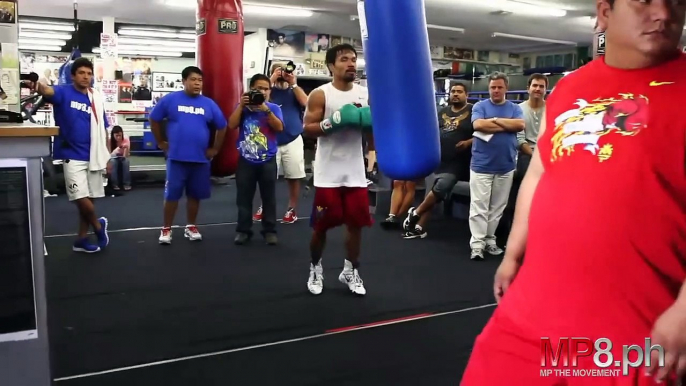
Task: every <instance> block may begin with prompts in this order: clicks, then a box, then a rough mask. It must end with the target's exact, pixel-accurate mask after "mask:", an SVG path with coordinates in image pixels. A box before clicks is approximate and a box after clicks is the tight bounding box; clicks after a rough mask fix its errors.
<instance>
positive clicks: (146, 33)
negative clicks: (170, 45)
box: [117, 28, 196, 40]
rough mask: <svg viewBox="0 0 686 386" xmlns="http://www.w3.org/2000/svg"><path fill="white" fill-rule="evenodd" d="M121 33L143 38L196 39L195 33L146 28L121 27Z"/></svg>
mask: <svg viewBox="0 0 686 386" xmlns="http://www.w3.org/2000/svg"><path fill="white" fill-rule="evenodd" d="M117 33H118V34H119V35H123V36H138V37H143V38H167V39H180V40H195V38H196V36H195V34H190V33H181V32H162V31H154V30H144V29H128V28H120V29H119V31H117Z"/></svg>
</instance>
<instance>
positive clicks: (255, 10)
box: [163, 0, 314, 17]
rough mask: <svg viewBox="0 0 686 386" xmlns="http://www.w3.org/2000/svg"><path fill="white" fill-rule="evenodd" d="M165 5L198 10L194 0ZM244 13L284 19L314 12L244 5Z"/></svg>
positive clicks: (170, 0) (169, 0)
mask: <svg viewBox="0 0 686 386" xmlns="http://www.w3.org/2000/svg"><path fill="white" fill-rule="evenodd" d="M163 3H164V4H165V5H167V6H170V7H178V8H185V9H196V8H197V3H196V2H195V1H192V0H164V1H163ZM243 13H244V14H246V15H253V16H284V17H311V16H312V15H314V12H313V11H311V10H309V9H304V8H299V7H284V6H279V5H269V4H256V3H243Z"/></svg>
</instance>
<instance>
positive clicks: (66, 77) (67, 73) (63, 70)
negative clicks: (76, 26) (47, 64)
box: [57, 49, 81, 84]
mask: <svg viewBox="0 0 686 386" xmlns="http://www.w3.org/2000/svg"><path fill="white" fill-rule="evenodd" d="M80 57H81V51H79V50H78V49H75V50H73V51H72V52H71V54H70V55H69V58H68V59H67V62H66V63H64V64H63V65H62V67H60V71H59V74H60V78H59V80H58V82H57V84H71V83H72V80H71V65H72V64H73V63H74V60H76V59H78V58H80Z"/></svg>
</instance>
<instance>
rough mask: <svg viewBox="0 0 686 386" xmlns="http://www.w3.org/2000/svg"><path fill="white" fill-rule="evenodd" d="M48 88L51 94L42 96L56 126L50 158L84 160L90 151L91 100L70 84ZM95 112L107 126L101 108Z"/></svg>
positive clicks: (106, 125) (88, 156) (87, 157)
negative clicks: (52, 114)
mask: <svg viewBox="0 0 686 386" xmlns="http://www.w3.org/2000/svg"><path fill="white" fill-rule="evenodd" d="M52 89H53V90H54V91H55V94H54V95H53V96H51V97H49V98H45V99H46V100H47V101H48V102H49V103H51V104H52V109H53V113H54V115H55V125H57V126H58V127H59V128H60V131H59V134H58V135H57V136H56V137H55V141H54V143H53V155H52V157H53V158H54V159H58V160H74V161H86V162H87V161H89V160H90V154H91V113H92V111H93V108H92V106H91V100H90V98H89V97H88V94H87V93H86V94H84V93H83V92H81V91H79V90H77V89H76V88H75V87H74V85H71V84H68V85H67V84H65V85H58V86H52ZM96 110H97V109H96ZM103 110H104V109H103ZM96 114H98V116H99V119H102V120H103V122H105V128H107V127H109V123H108V122H107V117H106V116H105V111H96Z"/></svg>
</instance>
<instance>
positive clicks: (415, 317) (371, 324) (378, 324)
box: [326, 313, 433, 334]
mask: <svg viewBox="0 0 686 386" xmlns="http://www.w3.org/2000/svg"><path fill="white" fill-rule="evenodd" d="M431 315H433V314H432V313H425V314H417V315H411V316H405V317H402V318H397V319H389V320H382V321H379V322H373V323H367V324H360V325H357V326H350V327H341V328H334V329H333V330H326V333H327V334H330V333H332V332H343V331H350V330H355V329H358V328H365V327H373V326H382V325H384V324H392V323H397V322H402V321H406V320H412V319H419V318H424V317H427V316H431Z"/></svg>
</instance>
